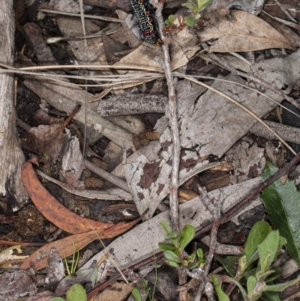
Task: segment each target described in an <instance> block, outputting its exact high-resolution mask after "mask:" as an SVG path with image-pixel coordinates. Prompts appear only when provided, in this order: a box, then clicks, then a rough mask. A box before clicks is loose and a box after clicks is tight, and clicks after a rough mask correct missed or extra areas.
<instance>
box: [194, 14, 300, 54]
mask: <svg viewBox="0 0 300 301" xmlns="http://www.w3.org/2000/svg"><path fill="white" fill-rule="evenodd" d="M200 26H201V28H202V27H204V30H203V31H201V32H197V35H199V36H200V38H201V42H206V41H209V40H216V41H214V42H213V43H212V46H211V47H210V51H211V52H246V51H256V50H262V49H269V48H287V49H294V45H291V43H290V42H289V41H288V40H287V39H286V38H285V37H284V36H283V35H282V34H280V33H279V32H278V31H277V30H276V29H274V28H273V27H272V26H270V25H269V24H268V23H267V22H265V21H264V20H262V19H261V18H258V17H256V16H254V15H252V14H249V13H247V12H244V11H240V10H227V9H212V10H208V11H207V13H206V14H205V16H204V17H203V19H201V20H200Z"/></svg>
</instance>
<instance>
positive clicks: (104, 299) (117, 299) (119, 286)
mask: <svg viewBox="0 0 300 301" xmlns="http://www.w3.org/2000/svg"><path fill="white" fill-rule="evenodd" d="M134 286H135V283H133V282H131V283H118V282H116V283H115V284H114V285H112V286H111V287H109V288H107V289H106V290H105V291H104V292H102V293H101V294H99V295H97V296H96V297H95V298H94V299H93V301H123V300H125V298H126V297H127V296H128V295H129V294H130V293H131V292H132V290H133V288H134Z"/></svg>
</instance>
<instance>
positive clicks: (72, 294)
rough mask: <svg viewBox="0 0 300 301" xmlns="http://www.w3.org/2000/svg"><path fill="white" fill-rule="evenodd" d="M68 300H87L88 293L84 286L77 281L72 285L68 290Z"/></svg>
mask: <svg viewBox="0 0 300 301" xmlns="http://www.w3.org/2000/svg"><path fill="white" fill-rule="evenodd" d="M66 300H67V301H87V294H86V291H85V289H84V287H83V286H82V285H81V284H79V283H76V284H74V285H72V286H71V287H70V289H69V290H68V291H67V296H66Z"/></svg>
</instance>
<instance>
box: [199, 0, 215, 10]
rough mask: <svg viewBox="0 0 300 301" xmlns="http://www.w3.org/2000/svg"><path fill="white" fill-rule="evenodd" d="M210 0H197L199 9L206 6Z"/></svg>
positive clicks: (211, 0)
mask: <svg viewBox="0 0 300 301" xmlns="http://www.w3.org/2000/svg"><path fill="white" fill-rule="evenodd" d="M212 2H213V0H199V4H200V5H199V4H198V8H199V11H201V10H203V9H204V8H206V7H207V6H208V5H209V4H211V3H212Z"/></svg>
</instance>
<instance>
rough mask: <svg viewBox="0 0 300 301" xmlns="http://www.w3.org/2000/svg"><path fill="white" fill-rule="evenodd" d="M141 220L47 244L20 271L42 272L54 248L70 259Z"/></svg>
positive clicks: (27, 260) (28, 259) (24, 263)
mask: <svg viewBox="0 0 300 301" xmlns="http://www.w3.org/2000/svg"><path fill="white" fill-rule="evenodd" d="M139 220H140V218H139V219H137V220H134V221H132V222H130V223H119V224H116V225H112V226H111V227H110V228H109V229H107V230H96V231H89V232H87V233H82V234H77V235H71V236H68V237H66V238H63V239H61V240H57V241H54V242H51V243H49V244H46V245H44V246H42V247H41V248H39V249H38V250H37V251H35V252H34V253H32V254H31V255H30V256H29V257H28V258H27V259H26V260H25V261H24V262H23V263H22V265H21V267H20V269H21V270H25V269H29V268H30V267H33V268H34V269H36V270H40V269H42V268H44V267H46V266H47V261H48V255H49V253H50V251H51V249H52V248H55V249H56V251H57V253H59V255H60V256H61V257H68V256H70V255H72V254H74V252H75V251H77V250H81V249H82V248H84V247H85V246H86V245H88V244H89V243H91V242H92V241H94V240H96V239H99V238H100V239H106V238H112V237H115V236H118V235H120V234H122V233H124V232H125V231H127V230H129V229H130V228H131V227H132V226H134V225H135V224H136V223H137V222H138V221H139ZM87 225H88V224H87ZM90 230H91V227H90Z"/></svg>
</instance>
